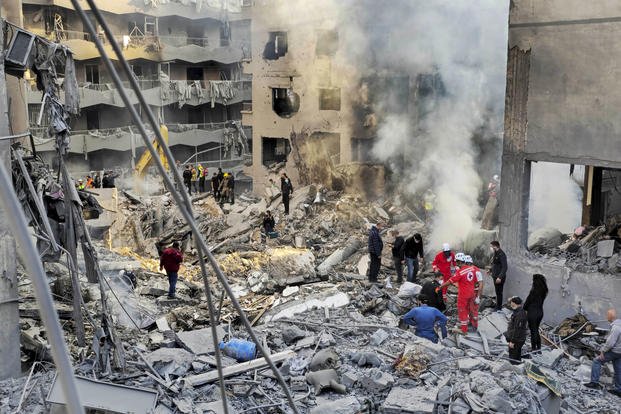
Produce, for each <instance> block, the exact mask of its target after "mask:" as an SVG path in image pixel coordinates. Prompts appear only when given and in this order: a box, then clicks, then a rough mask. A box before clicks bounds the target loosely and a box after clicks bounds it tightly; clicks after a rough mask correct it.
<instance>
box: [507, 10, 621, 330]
mask: <svg viewBox="0 0 621 414" xmlns="http://www.w3.org/2000/svg"><path fill="white" fill-rule="evenodd" d="M620 15H621V4H616V3H615V4H613V3H608V4H607V6H605V7H592V5H590V4H586V3H584V2H573V1H572V2H571V5H568V4H567V2H565V1H560V0H554V1H549V0H514V1H512V7H511V11H510V25H509V55H508V65H507V91H506V92H507V95H506V108H505V134H504V149H503V157H502V182H503V185H502V186H501V192H500V207H499V208H500V210H499V219H500V239H501V240H502V241H503V243H504V247H505V249H506V250H507V251H508V252H509V258H510V264H509V267H510V273H509V276H508V282H507V283H508V287H506V288H505V290H509V291H512V292H515V293H516V294H517V293H519V294H525V293H527V292H528V289H529V288H530V283H531V282H530V274H532V273H543V274H545V275H546V277H547V278H548V283H549V284H551V285H552V286H559V287H560V288H559V289H555V290H554V291H551V297H550V299H551V300H550V299H549V300H548V301H547V302H546V306H547V309H546V317H547V318H548V319H550V320H560V319H562V318H564V317H566V316H568V315H570V314H573V313H575V312H576V311H578V310H581V309H582V308H583V310H584V312H585V314H586V315H587V316H588V317H590V318H593V319H601V316H602V315H603V314H605V311H606V309H608V308H609V307H614V305H618V304H619V302H618V299H619V292H621V278H620V277H619V273H620V271H621V263H620V262H619V242H620V241H621V234H620V233H621V232H620V228H621V217H620V213H621V193H620V192H619V191H620V189H621V186H620V184H621V182H620V180H621V169H620V168H621V139H620V138H619V131H621V124H620V122H619V117H618V116H617V114H616V112H617V108H618V107H619V105H620V104H621V102H620V101H619V95H618V93H617V92H616V89H617V88H616V84H617V71H618V62H619V60H621V46H619V44H618V41H617V33H618V29H619V24H620V23H619V18H618V16H620ZM536 163H561V164H564V165H566V171H567V175H569V174H570V173H572V172H573V173H574V175H577V177H575V178H576V179H577V181H578V182H580V184H581V189H582V212H581V217H582V222H581V223H580V222H576V223H575V227H574V228H576V229H577V230H576V231H575V232H574V234H573V235H570V239H569V240H567V241H565V237H561V235H560V232H556V233H557V234H554V231H552V232H551V235H550V232H548V235H546V236H544V239H547V240H546V242H547V243H548V244H549V246H548V247H549V249H547V250H546V251H545V254H536V252H534V251H532V250H534V249H533V243H534V242H533V240H532V238H533V235H534V234H535V233H536V232H537V231H538V230H540V229H529V228H528V227H529V226H528V223H529V214H534V212H533V211H529V198H530V197H532V191H531V188H532V183H533V182H532V174H531V170H532V169H534V168H535V164H536ZM578 172H579V173H578ZM557 207H558V206H557ZM547 208H550V209H553V208H555V206H552V205H550V206H547ZM577 216H580V214H577ZM529 236H530V239H531V240H530V241H528V240H529ZM527 247H531V249H530V250H531V251H528V249H527Z"/></svg>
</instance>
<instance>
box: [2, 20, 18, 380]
mask: <svg viewBox="0 0 621 414" xmlns="http://www.w3.org/2000/svg"><path fill="white" fill-rule="evenodd" d="M1 24H2V20H0V26H1ZM3 45H4V30H1V29H0V56H4V50H3V47H4V46H3ZM4 79H5V75H4V59H2V58H0V135H3V136H6V135H9V117H8V112H9V111H8V101H7V95H6V83H5V82H4ZM10 145H11V143H10V142H9V141H7V140H2V141H0V165H3V166H4V165H8V166H10V165H11V158H10V156H9V149H10ZM9 183H10V184H8V186H9V187H8V188H10V189H11V190H12V189H13V183H11V182H10V181H9ZM11 221H12V217H11V216H10V215H8V214H6V213H5V212H4V211H0V274H1V275H2V277H0V332H2V335H0V380H4V379H7V378H17V377H18V376H19V375H20V374H21V364H20V361H19V353H20V352H19V347H20V330H19V310H18V304H17V300H18V296H17V275H16V265H17V263H16V260H15V239H14V238H13V237H11V234H10V230H9V222H11Z"/></svg>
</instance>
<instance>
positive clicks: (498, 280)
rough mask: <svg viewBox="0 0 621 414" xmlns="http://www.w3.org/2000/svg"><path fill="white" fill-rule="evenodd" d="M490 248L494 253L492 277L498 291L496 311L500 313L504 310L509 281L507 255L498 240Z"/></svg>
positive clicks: (491, 243)
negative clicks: (505, 289)
mask: <svg viewBox="0 0 621 414" xmlns="http://www.w3.org/2000/svg"><path fill="white" fill-rule="evenodd" d="M489 248H490V250H491V251H492V253H493V256H492V266H491V271H490V276H491V277H492V280H493V281H494V288H495V290H496V311H500V310H502V305H503V302H502V294H503V290H504V288H505V280H506V279H507V269H508V267H507V255H506V254H505V252H504V251H503V250H502V249H501V248H500V243H499V242H498V241H496V240H494V241H492V242H490V244H489Z"/></svg>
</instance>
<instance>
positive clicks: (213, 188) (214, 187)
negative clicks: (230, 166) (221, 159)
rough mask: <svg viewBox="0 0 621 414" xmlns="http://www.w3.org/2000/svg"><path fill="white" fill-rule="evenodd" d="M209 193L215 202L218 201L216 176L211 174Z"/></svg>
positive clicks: (218, 193) (218, 190)
mask: <svg viewBox="0 0 621 414" xmlns="http://www.w3.org/2000/svg"><path fill="white" fill-rule="evenodd" d="M211 193H212V194H213V198H214V199H215V200H216V201H219V200H220V183H219V181H218V174H216V173H213V176H212V177H211Z"/></svg>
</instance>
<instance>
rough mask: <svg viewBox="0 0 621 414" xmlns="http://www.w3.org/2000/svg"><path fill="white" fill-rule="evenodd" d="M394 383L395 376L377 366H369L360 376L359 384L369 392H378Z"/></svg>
mask: <svg viewBox="0 0 621 414" xmlns="http://www.w3.org/2000/svg"><path fill="white" fill-rule="evenodd" d="M394 383H395V378H394V377H393V376H392V375H390V374H389V373H387V372H384V371H381V370H380V369H378V368H371V369H369V370H368V371H366V372H364V373H363V374H362V375H361V377H360V385H362V387H364V388H365V389H366V390H367V391H369V392H380V391H383V390H386V389H388V388H389V387H390V386H392V384H394Z"/></svg>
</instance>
